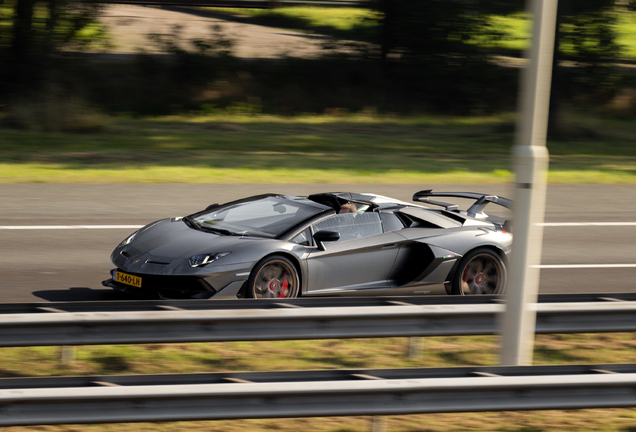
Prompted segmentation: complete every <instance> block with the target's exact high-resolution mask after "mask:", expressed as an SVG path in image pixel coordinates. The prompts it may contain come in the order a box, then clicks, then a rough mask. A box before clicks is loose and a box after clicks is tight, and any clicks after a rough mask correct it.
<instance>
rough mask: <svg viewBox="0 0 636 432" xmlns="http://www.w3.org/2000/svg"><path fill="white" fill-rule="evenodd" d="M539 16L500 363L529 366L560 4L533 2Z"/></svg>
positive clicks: (524, 110) (524, 93) (519, 148)
mask: <svg viewBox="0 0 636 432" xmlns="http://www.w3.org/2000/svg"><path fill="white" fill-rule="evenodd" d="M529 4H530V6H531V9H532V12H533V15H534V30H533V35H532V47H531V49H530V51H529V58H530V63H529V65H528V67H527V68H526V69H525V70H524V72H523V80H522V82H521V85H522V88H521V97H520V110H519V111H520V115H519V120H518V125H517V131H518V132H517V139H516V140H517V142H516V145H515V146H514V148H513V158H514V164H515V173H516V180H515V182H516V185H515V204H514V212H513V213H514V214H513V220H514V222H515V224H514V227H513V233H514V242H513V244H512V254H511V263H510V277H509V279H508V289H507V292H506V311H505V313H504V319H503V323H502V324H503V328H502V330H501V332H502V348H501V364H503V365H530V364H532V352H533V348H534V328H535V321H536V311H535V310H533V309H532V310H531V309H530V304H531V303H536V302H537V296H538V292H539V268H538V265H539V264H541V249H542V245H543V227H542V226H541V225H540V223H541V222H543V219H544V216H545V199H546V177H547V168H548V150H547V148H546V145H545V144H546V135H547V128H548V111H549V102H550V79H551V74H552V58H553V49H554V30H555V26H556V11H557V0H529Z"/></svg>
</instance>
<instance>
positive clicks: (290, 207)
mask: <svg viewBox="0 0 636 432" xmlns="http://www.w3.org/2000/svg"><path fill="white" fill-rule="evenodd" d="M302 201H303V200H302V199H300V198H299V199H290V198H289V197H286V196H283V195H273V194H267V195H258V196H254V197H250V198H245V199H241V200H238V201H232V202H229V203H226V204H221V205H219V206H214V207H212V208H209V209H206V210H203V211H200V212H197V213H194V214H192V215H189V216H186V217H185V218H184V222H185V223H186V224H187V225H188V226H189V227H190V228H192V229H197V230H202V231H207V232H212V233H215V234H220V235H237V236H254V237H264V238H277V237H279V236H280V235H281V234H284V233H285V232H287V231H289V229H290V228H293V227H295V226H297V225H298V224H301V223H303V222H304V221H306V220H308V219H311V218H314V217H315V216H317V215H319V214H321V213H323V212H324V211H325V210H324V209H322V208H320V207H322V206H317V205H315V204H314V203H311V204H309V203H303V202H302Z"/></svg>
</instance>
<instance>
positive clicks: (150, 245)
mask: <svg viewBox="0 0 636 432" xmlns="http://www.w3.org/2000/svg"><path fill="white" fill-rule="evenodd" d="M250 239H254V238H253V237H239V236H227V235H222V234H215V233H211V232H208V231H199V230H196V229H193V228H190V227H188V226H187V225H186V224H185V223H184V222H183V221H182V220H176V221H172V220H170V219H166V220H162V221H159V222H158V223H156V224H153V225H152V226H150V227H148V228H147V229H144V230H142V231H140V232H139V234H137V236H135V239H134V241H133V242H132V243H131V244H130V246H131V248H133V249H134V250H135V251H136V252H137V253H139V254H147V253H149V254H152V255H154V256H162V257H170V258H173V259H174V258H189V257H191V256H192V255H197V254H202V253H208V252H232V251H233V250H234V248H235V247H237V246H240V244H241V243H245V241H248V240H250ZM221 249H223V250H221ZM226 249H227V250H226Z"/></svg>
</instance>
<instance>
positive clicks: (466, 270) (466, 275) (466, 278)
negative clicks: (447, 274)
mask: <svg viewBox="0 0 636 432" xmlns="http://www.w3.org/2000/svg"><path fill="white" fill-rule="evenodd" d="M469 276H470V267H466V268H465V269H464V274H463V275H462V280H463V281H464V282H466V283H467V282H468V277H469Z"/></svg>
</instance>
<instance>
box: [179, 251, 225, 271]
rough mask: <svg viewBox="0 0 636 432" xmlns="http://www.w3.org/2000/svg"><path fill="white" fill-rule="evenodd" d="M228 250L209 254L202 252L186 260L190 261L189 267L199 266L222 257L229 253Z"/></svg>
mask: <svg viewBox="0 0 636 432" xmlns="http://www.w3.org/2000/svg"><path fill="white" fill-rule="evenodd" d="M229 254H230V253H229V252H219V253H211V254H203V255H195V256H191V257H190V258H188V262H189V263H190V267H201V266H204V265H206V264H210V263H211V262H214V261H216V260H218V259H219V258H223V257H224V256H226V255H229Z"/></svg>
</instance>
